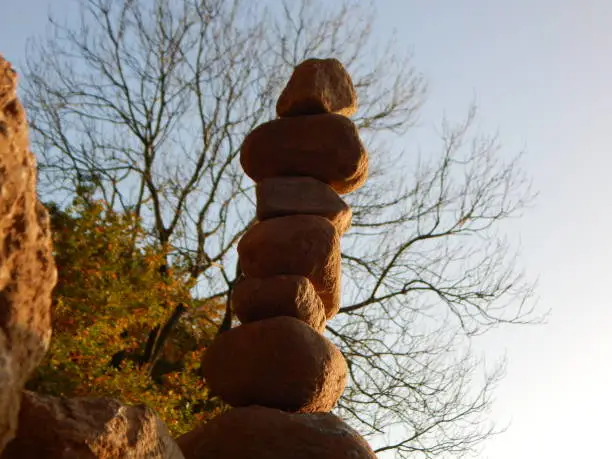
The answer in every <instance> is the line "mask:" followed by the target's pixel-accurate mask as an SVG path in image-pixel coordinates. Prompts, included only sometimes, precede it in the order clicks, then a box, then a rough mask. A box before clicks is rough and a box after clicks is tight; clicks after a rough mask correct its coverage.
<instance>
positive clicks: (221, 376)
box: [202, 316, 347, 413]
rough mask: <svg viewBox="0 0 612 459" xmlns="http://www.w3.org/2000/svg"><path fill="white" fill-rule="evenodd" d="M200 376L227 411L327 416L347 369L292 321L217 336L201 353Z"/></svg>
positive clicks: (333, 351)
mask: <svg viewBox="0 0 612 459" xmlns="http://www.w3.org/2000/svg"><path fill="white" fill-rule="evenodd" d="M202 373H203V375H204V378H205V379H206V383H207V384H208V386H209V388H210V389H211V391H212V392H213V393H214V394H216V395H219V396H220V397H221V398H222V399H223V400H224V401H225V402H227V403H228V404H230V405H232V406H235V407H237V406H249V405H262V406H267V407H270V408H278V409H281V410H284V411H289V412H302V413H312V412H319V411H322V412H327V411H330V410H331V409H332V408H333V407H334V406H335V405H336V403H337V402H338V399H339V398H340V396H341V395H342V392H343V391H344V386H345V384H346V376H347V366H346V361H345V360H344V357H343V356H342V353H341V352H340V351H339V350H338V349H337V348H336V346H334V345H333V343H331V342H330V341H329V340H328V339H327V338H325V337H324V336H322V335H321V334H319V333H317V332H316V331H315V330H313V329H312V328H311V327H309V326H308V325H306V324H305V323H303V322H302V321H300V320H298V319H295V318H293V317H282V316H281V317H274V318H272V319H265V320H259V321H257V322H252V323H248V324H243V325H240V326H238V327H235V328H232V329H231V330H229V331H227V332H225V333H223V334H221V335H220V336H218V337H217V339H216V340H215V341H214V342H213V344H212V345H211V346H210V347H209V348H208V349H207V350H206V352H205V353H204V357H203V359H202Z"/></svg>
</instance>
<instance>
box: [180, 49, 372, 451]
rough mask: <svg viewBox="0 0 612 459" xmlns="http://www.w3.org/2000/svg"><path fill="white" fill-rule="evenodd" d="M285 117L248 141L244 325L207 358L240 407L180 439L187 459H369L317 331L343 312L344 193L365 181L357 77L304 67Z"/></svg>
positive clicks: (284, 105) (206, 365)
mask: <svg viewBox="0 0 612 459" xmlns="http://www.w3.org/2000/svg"><path fill="white" fill-rule="evenodd" d="M276 109H277V114H278V116H279V118H277V119H275V120H273V121H270V122H267V123H264V124H262V125H261V126H259V127H257V128H256V129H255V130H253V131H252V132H251V133H250V134H249V135H248V136H247V137H246V139H245V140H244V143H243V145H242V149H241V156H240V161H241V164H242V167H243V169H244V171H245V172H246V174H247V175H248V176H249V177H251V178H252V179H253V180H254V181H255V182H256V184H257V188H256V195H257V220H258V222H257V223H256V224H255V225H254V226H252V227H251V228H250V229H249V231H248V232H247V233H246V234H245V235H244V237H243V238H242V240H241V241H240V243H239V244H238V255H239V262H240V267H241V270H242V272H243V275H244V276H243V278H242V279H241V280H240V281H239V282H238V283H237V285H236V286H235V287H234V291H233V293H232V306H233V309H234V311H235V313H236V315H237V317H238V318H239V319H240V321H241V323H242V324H241V325H239V326H237V327H235V328H232V329H230V330H229V331H227V332H225V333H223V334H221V335H219V336H218V337H217V339H216V340H215V341H214V342H213V344H212V345H211V346H210V348H209V349H208V350H207V351H206V353H205V355H204V357H203V360H202V370H203V374H204V377H205V378H206V381H207V384H208V386H209V388H210V390H211V392H212V393H214V394H216V395H218V396H220V397H221V398H222V399H223V400H224V401H225V402H226V403H227V404H229V405H231V406H232V407H233V408H232V409H231V410H230V411H229V412H228V413H226V414H223V415H221V416H219V417H217V418H216V419H215V420H213V421H212V422H210V423H208V424H206V425H203V426H201V427H199V428H197V429H195V430H194V431H192V432H190V433H188V434H186V435H184V436H183V437H181V438H179V439H178V443H179V446H180V447H181V449H182V451H183V454H184V455H185V457H186V458H187V459H203V458H209V459H226V458H227V459H229V458H246V459H251V458H252V459H256V458H257V459H262V458H276V457H278V458H281V457H282V458H297V459H302V458H303V459H306V458H330V459H331V458H353V459H358V458H372V457H375V455H374V453H373V452H372V450H371V449H370V447H369V446H368V444H367V443H366V442H365V440H364V439H363V438H361V437H360V436H359V434H357V433H356V432H355V431H354V430H352V429H351V428H350V427H348V426H347V425H346V424H345V423H344V422H343V421H342V420H340V419H339V418H337V417H336V416H334V415H332V414H331V413H330V411H331V410H332V408H333V407H334V406H335V405H336V403H337V402H338V400H339V398H340V396H341V395H342V393H343V391H344V388H345V384H346V379H347V364H346V361H345V359H344V357H343V355H342V353H341V352H340V351H339V350H338V348H337V347H336V346H335V345H334V344H333V343H332V342H331V341H329V340H328V339H327V338H325V337H324V336H323V335H322V333H323V331H324V329H325V325H326V322H327V320H329V319H331V318H332V317H334V315H335V314H336V313H337V312H338V310H339V307H340V279H341V264H340V261H341V260H340V237H341V236H342V234H343V233H344V232H345V231H346V230H347V229H348V227H349V226H350V222H351V209H350V207H349V206H348V205H347V204H346V203H345V202H344V201H343V200H342V199H341V198H340V197H339V194H345V193H349V192H351V191H354V190H356V189H357V188H359V187H360V186H361V185H363V183H364V182H365V180H366V178H367V172H368V159H367V154H366V151H365V149H364V147H363V144H362V143H361V140H360V138H359V134H358V131H357V128H356V126H355V125H354V123H353V122H352V121H351V120H350V119H349V118H347V117H348V116H350V115H352V114H354V113H355V111H356V109H357V97H356V93H355V89H354V87H353V84H352V82H351V79H350V77H349V75H348V74H347V72H346V71H345V69H344V68H343V66H342V64H341V63H340V62H338V61H337V60H335V59H309V60H307V61H305V62H303V63H302V64H300V65H298V66H297V67H296V68H295V70H294V73H293V75H292V76H291V79H290V80H289V83H288V84H287V86H286V88H285V89H284V91H283V92H282V94H281V96H280V98H279V100H278V103H277V106H276Z"/></svg>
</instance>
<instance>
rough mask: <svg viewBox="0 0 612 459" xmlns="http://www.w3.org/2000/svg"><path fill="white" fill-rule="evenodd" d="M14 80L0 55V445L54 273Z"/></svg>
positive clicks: (40, 351) (44, 338)
mask: <svg viewBox="0 0 612 459" xmlns="http://www.w3.org/2000/svg"><path fill="white" fill-rule="evenodd" d="M16 85H17V76H16V73H15V71H14V70H13V69H12V68H11V66H10V64H9V63H8V62H7V61H6V60H4V58H3V57H2V56H0V451H2V449H3V448H4V446H5V445H6V443H7V442H8V441H9V440H10V439H11V438H12V437H13V435H14V433H15V429H16V427H17V416H18V413H19V401H20V398H21V397H20V394H21V390H22V388H23V385H24V383H25V381H26V379H27V378H28V376H29V375H30V373H31V371H32V370H33V369H34V368H35V367H36V365H38V363H39V362H40V359H41V358H42V357H43V355H44V353H45V351H46V350H47V347H48V345H49V339H50V337H51V320H50V308H51V291H52V289H53V287H54V286H55V283H56V279H57V271H56V268H55V263H54V261H53V257H52V245H51V233H50V226H49V216H48V213H47V211H46V210H45V208H44V207H43V206H42V204H41V203H40V202H39V201H38V199H37V197H36V163H35V159H34V156H33V154H32V153H31V152H30V150H29V146H28V131H27V123H26V118H25V113H24V110H23V107H22V105H21V103H20V102H19V100H18V99H17V96H16Z"/></svg>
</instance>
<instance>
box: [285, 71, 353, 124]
mask: <svg viewBox="0 0 612 459" xmlns="http://www.w3.org/2000/svg"><path fill="white" fill-rule="evenodd" d="M356 111H357V93H356V92H355V87H354V86H353V82H352V81H351V77H350V76H349V74H348V73H347V71H346V70H345V69H344V67H343V66H342V64H341V63H340V61H338V60H337V59H308V60H306V61H304V62H302V63H301V64H299V65H298V66H297V67H296V68H295V70H294V71H293V75H291V78H290V79H289V82H288V83H287V86H286V87H285V89H284V90H283V92H282V93H281V95H280V97H279V99H278V102H277V104H276V113H277V114H278V116H281V117H285V116H299V115H314V114H318V113H337V114H339V115H344V116H351V115H352V114H354V113H355V112H356Z"/></svg>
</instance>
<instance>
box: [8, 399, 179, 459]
mask: <svg viewBox="0 0 612 459" xmlns="http://www.w3.org/2000/svg"><path fill="white" fill-rule="evenodd" d="M43 458H44V459H122V458H125V459H128V458H134V459H183V454H182V453H181V451H180V449H179V447H178V446H177V444H176V443H175V441H174V440H173V439H172V437H171V436H170V433H169V432H168V429H167V428H166V426H165V425H164V424H163V422H162V421H161V420H160V419H159V418H158V417H157V415H156V414H155V413H153V412H152V411H151V410H150V409H149V408H147V407H145V406H142V405H141V406H125V405H122V404H121V403H119V402H118V401H116V400H113V399H109V398H91V399H88V398H73V399H66V398H61V397H50V396H42V395H38V394H35V393H33V392H24V394H23V400H22V407H21V412H20V413H19V428H18V430H17V436H16V437H15V439H14V440H13V441H11V442H10V443H9V444H8V445H7V447H6V449H5V450H4V453H3V454H2V455H0V459H43Z"/></svg>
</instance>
